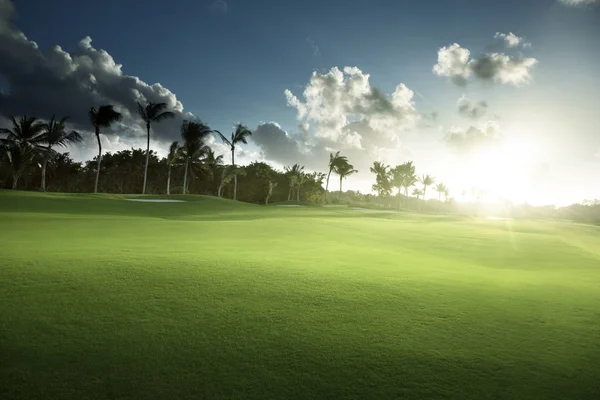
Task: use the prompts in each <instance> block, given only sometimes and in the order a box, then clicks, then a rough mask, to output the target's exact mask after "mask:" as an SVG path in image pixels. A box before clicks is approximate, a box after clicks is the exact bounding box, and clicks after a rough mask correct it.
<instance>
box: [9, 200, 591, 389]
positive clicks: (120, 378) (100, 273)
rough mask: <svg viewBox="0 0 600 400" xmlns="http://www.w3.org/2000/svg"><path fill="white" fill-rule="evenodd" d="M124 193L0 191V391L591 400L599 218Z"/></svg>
mask: <svg viewBox="0 0 600 400" xmlns="http://www.w3.org/2000/svg"><path fill="white" fill-rule="evenodd" d="M123 198H124V196H116V195H98V196H92V195H59V194H37V193H14V192H10V191H1V192H0V228H1V230H0V243H1V247H0V399H320V398H323V399H325V398H326V399H397V398H407V399H438V398H439V399H594V400H597V399H599V398H600V230H599V229H598V228H596V227H591V226H586V225H576V224H569V223H564V222H553V221H514V222H510V221H509V222H507V221H487V220H472V219H462V218H458V217H450V216H448V217H436V216H423V215H415V214H410V213H393V212H385V211H357V210H350V209H344V208H341V207H307V208H284V207H277V206H269V207H264V206H254V205H248V204H242V203H234V202H231V201H228V200H221V199H214V198H209V197H200V196H186V197H185V199H186V200H188V202H186V203H136V202H129V201H124V200H123ZM174 198H178V199H181V198H182V197H181V196H174Z"/></svg>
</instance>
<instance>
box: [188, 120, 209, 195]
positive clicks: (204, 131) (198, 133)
mask: <svg viewBox="0 0 600 400" xmlns="http://www.w3.org/2000/svg"><path fill="white" fill-rule="evenodd" d="M211 133H212V131H211V130H210V128H209V127H208V125H206V124H204V123H203V122H202V121H199V122H192V121H183V124H181V137H182V138H183V147H182V149H181V152H182V154H183V156H184V157H185V172H184V174H183V194H185V193H186V190H187V175H188V169H189V164H190V160H193V159H194V158H196V157H199V156H201V155H202V153H203V152H205V151H206V147H205V146H204V141H205V140H206V138H207V137H208V136H209V135H210V134H211Z"/></svg>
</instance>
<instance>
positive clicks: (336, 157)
mask: <svg viewBox="0 0 600 400" xmlns="http://www.w3.org/2000/svg"><path fill="white" fill-rule="evenodd" d="M347 163H348V158H346V156H340V152H339V151H338V152H337V153H335V154H333V153H329V172H328V173H327V183H326V184H325V195H327V193H329V176H330V175H331V172H332V171H334V170H335V169H336V168H337V167H339V166H341V165H343V164H347Z"/></svg>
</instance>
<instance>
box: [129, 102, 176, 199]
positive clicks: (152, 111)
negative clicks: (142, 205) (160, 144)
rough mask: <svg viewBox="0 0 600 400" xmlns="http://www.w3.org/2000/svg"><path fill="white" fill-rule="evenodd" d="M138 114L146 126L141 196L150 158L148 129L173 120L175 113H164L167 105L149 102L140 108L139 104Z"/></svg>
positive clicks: (144, 186)
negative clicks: (154, 123) (158, 123)
mask: <svg viewBox="0 0 600 400" xmlns="http://www.w3.org/2000/svg"><path fill="white" fill-rule="evenodd" d="M137 105H138V112H139V114H140V118H142V121H144V123H145V124H146V138H147V141H146V165H145V166H144V185H143V186H142V194H146V179H147V177H148V159H149V158H150V127H151V125H152V123H153V122H160V121H162V120H164V119H167V118H174V117H175V113H173V112H171V111H166V108H167V103H152V102H149V103H148V104H146V106H145V107H144V106H142V105H141V104H140V103H139V102H138V103H137Z"/></svg>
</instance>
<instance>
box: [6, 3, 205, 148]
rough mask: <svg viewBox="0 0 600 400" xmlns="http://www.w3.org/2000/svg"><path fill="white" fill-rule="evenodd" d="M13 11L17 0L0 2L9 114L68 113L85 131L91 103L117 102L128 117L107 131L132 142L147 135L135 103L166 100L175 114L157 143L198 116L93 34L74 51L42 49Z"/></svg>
mask: <svg viewBox="0 0 600 400" xmlns="http://www.w3.org/2000/svg"><path fill="white" fill-rule="evenodd" d="M13 13H14V7H13V5H12V3H11V2H10V1H8V0H0V76H1V77H3V80H4V81H5V84H6V86H7V88H6V90H4V91H2V92H1V93H0V110H2V112H3V113H4V114H10V115H21V114H29V115H36V116H38V117H39V118H49V117H51V116H52V115H54V114H56V115H58V116H66V115H68V116H70V119H69V121H70V123H71V124H72V125H73V127H74V128H76V129H80V130H83V131H85V130H87V129H90V126H89V121H88V116H87V113H88V110H89V108H90V107H92V106H98V105H101V104H113V105H114V106H115V107H116V108H117V109H118V110H119V111H120V112H122V113H123V117H124V118H123V121H122V123H121V124H117V125H115V126H114V127H113V129H112V130H111V131H108V130H107V131H106V133H107V134H113V135H117V136H119V137H121V138H122V139H125V138H128V139H130V140H129V141H130V142H133V141H134V140H133V139H135V138H139V137H140V136H144V135H145V131H144V129H143V128H142V126H141V125H142V124H141V121H140V119H139V116H138V114H137V104H136V101H139V102H141V103H144V102H150V101H151V102H164V103H166V104H167V106H168V108H169V109H170V110H172V111H174V112H175V114H176V118H174V119H173V120H166V121H164V122H161V123H160V124H156V126H154V127H153V137H154V139H156V140H158V141H165V142H166V141H171V140H173V139H175V138H176V137H177V136H178V133H179V126H180V124H181V122H182V120H184V119H195V117H194V116H193V115H192V114H190V113H186V112H184V109H183V105H182V103H181V102H180V101H179V100H178V99H177V97H176V96H175V94H174V93H172V92H171V91H170V90H169V89H167V88H166V87H164V86H163V85H161V84H160V83H154V84H148V83H146V82H144V81H142V80H141V79H139V78H138V77H136V76H131V75H127V74H125V73H124V72H123V70H122V65H121V64H118V63H117V62H116V61H115V60H114V59H113V57H112V56H111V55H110V54H109V53H108V52H107V51H105V50H103V49H97V48H95V47H94V46H93V45H92V39H91V38H90V37H89V36H88V37H85V38H83V39H82V40H80V41H79V43H78V45H77V47H76V49H75V50H73V51H71V52H67V51H65V50H63V49H62V48H61V47H60V46H53V47H51V48H48V49H41V48H40V47H39V46H38V45H37V43H35V42H34V41H32V40H29V39H28V38H27V37H26V36H25V34H23V32H21V31H20V30H19V29H18V28H16V27H15V26H14V25H13V24H12V16H13Z"/></svg>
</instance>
